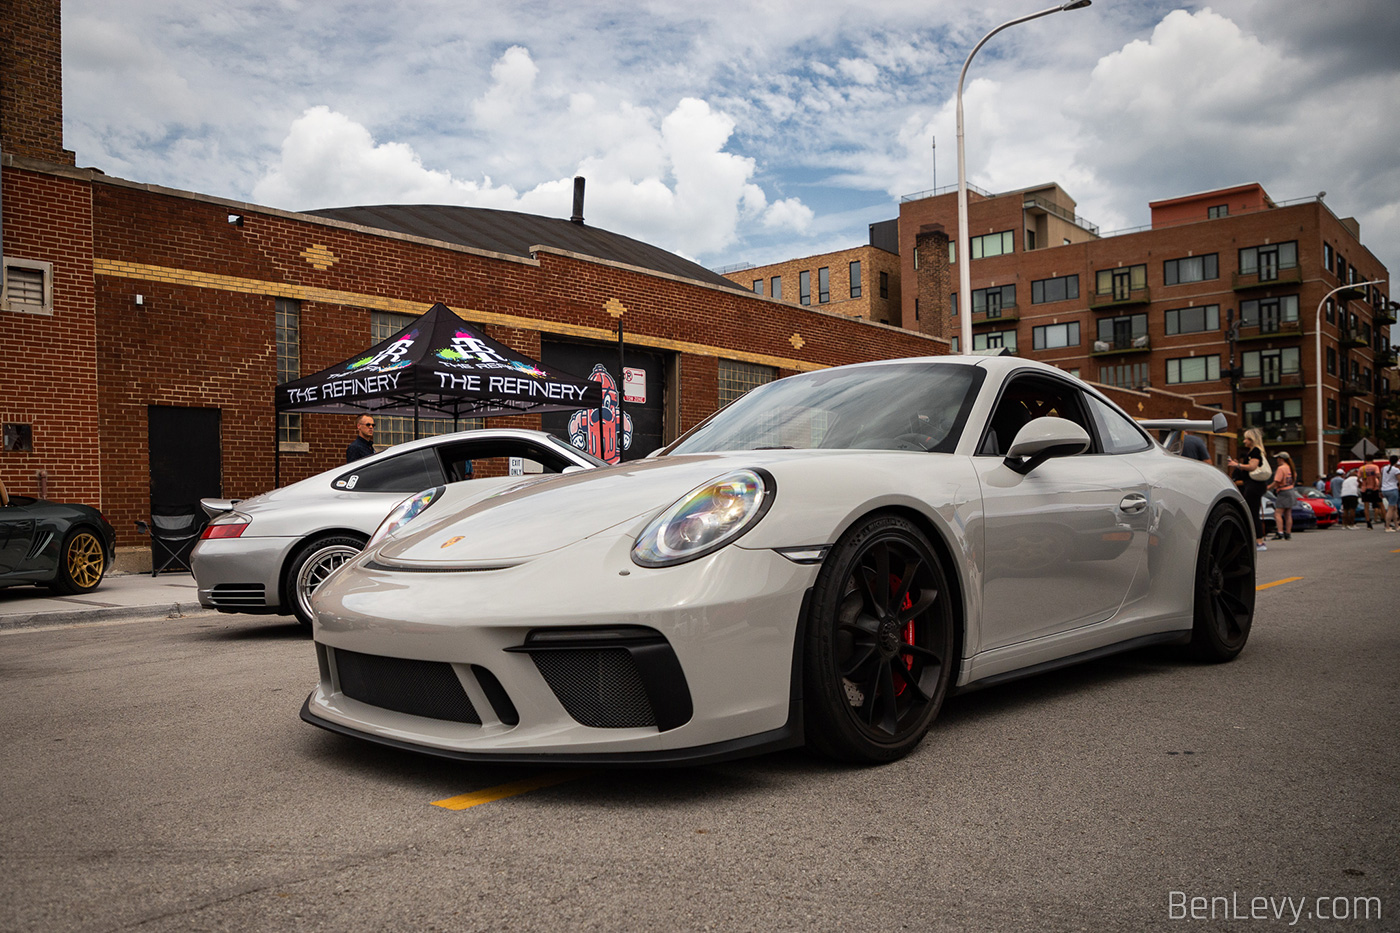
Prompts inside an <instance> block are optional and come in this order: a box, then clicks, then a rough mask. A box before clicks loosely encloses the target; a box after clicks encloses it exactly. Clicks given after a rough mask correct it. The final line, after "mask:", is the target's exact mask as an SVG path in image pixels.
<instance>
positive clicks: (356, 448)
mask: <svg viewBox="0 0 1400 933" xmlns="http://www.w3.org/2000/svg"><path fill="white" fill-rule="evenodd" d="M355 435H356V436H355V440H354V441H353V442H352V443H351V444H350V446H349V447H347V448H345V462H346V463H354V462H355V461H356V460H362V459H364V458H365V457H368V456H369V455H370V454H372V453H374V419H373V418H371V417H370V416H369V415H361V416H360V420H359V421H356V422H355Z"/></svg>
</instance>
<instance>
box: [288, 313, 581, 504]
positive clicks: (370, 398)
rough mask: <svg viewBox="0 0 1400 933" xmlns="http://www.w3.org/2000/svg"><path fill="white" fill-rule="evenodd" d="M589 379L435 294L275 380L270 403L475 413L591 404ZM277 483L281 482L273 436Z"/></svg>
mask: <svg viewBox="0 0 1400 933" xmlns="http://www.w3.org/2000/svg"><path fill="white" fill-rule="evenodd" d="M601 404H602V391H601V389H600V387H599V386H598V384H597V383H596V382H589V381H587V380H583V379H577V378H575V377H574V376H571V375H569V374H568V373H563V372H559V371H557V370H551V369H549V368H547V367H545V366H542V365H541V364H540V363H538V362H536V361H535V360H532V359H530V358H529V357H526V356H522V355H521V354H519V353H516V352H515V351H514V350H512V349H510V348H509V347H507V346H506V345H505V344H502V343H499V342H497V341H495V340H492V339H491V338H490V337H488V336H486V333H485V331H484V330H483V329H482V328H481V327H479V326H477V325H475V324H471V323H469V322H467V321H464V320H463V319H462V318H460V317H458V316H457V315H456V314H454V313H453V312H452V310H451V309H450V308H448V307H447V306H446V305H444V304H442V303H441V302H439V303H438V304H435V305H433V306H432V308H431V309H429V310H428V312H427V313H426V314H424V315H423V316H422V317H420V318H418V319H417V320H416V321H414V322H413V323H412V324H409V325H408V326H407V327H405V328H404V329H403V330H401V331H399V332H398V333H396V334H394V335H393V336H392V337H389V338H388V339H387V340H383V341H380V342H379V343H377V344H375V345H374V346H372V347H370V348H369V349H368V350H366V351H365V352H364V353H360V354H356V355H355V356H353V357H351V358H350V359H348V360H344V361H342V362H340V363H337V364H336V365H335V366H331V367H329V368H328V369H323V370H321V372H319V373H316V374H315V375H312V376H304V377H302V378H300V379H294V380H292V381H291V382H284V383H282V384H281V385H279V386H278V387H277V394H276V409H277V413H278V414H279V415H280V414H282V413H283V412H320V413H331V414H365V413H381V414H386V415H411V416H412V417H413V418H414V419H415V425H414V433H415V434H416V433H417V423H416V422H417V419H418V417H419V416H420V413H424V412H426V413H428V415H430V416H432V417H438V418H452V419H453V420H454V421H456V420H458V419H460V418H481V417H490V416H492V415H509V414H521V413H526V412H547V411H567V410H570V409H577V408H597V407H599V406H600V405H601ZM278 453H279V456H278V458H277V459H278V462H277V472H278V476H277V483H278V484H279V485H280V483H281V475H280V474H281V457H280V444H279V445H278Z"/></svg>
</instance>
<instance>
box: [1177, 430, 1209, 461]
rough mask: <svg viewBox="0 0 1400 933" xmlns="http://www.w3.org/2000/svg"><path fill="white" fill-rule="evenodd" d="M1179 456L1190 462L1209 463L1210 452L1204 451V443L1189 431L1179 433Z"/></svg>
mask: <svg viewBox="0 0 1400 933" xmlns="http://www.w3.org/2000/svg"><path fill="white" fill-rule="evenodd" d="M1181 455H1182V456H1183V457H1189V458H1191V459H1192V460H1200V461H1203V462H1205V463H1209V462H1210V451H1208V450H1206V442H1205V441H1203V440H1201V439H1200V438H1199V437H1197V436H1196V435H1194V434H1192V433H1190V432H1189V431H1182V432H1181Z"/></svg>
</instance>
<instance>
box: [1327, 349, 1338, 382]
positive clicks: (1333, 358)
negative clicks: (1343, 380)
mask: <svg viewBox="0 0 1400 933" xmlns="http://www.w3.org/2000/svg"><path fill="white" fill-rule="evenodd" d="M1327 374H1328V375H1329V376H1335V375H1337V348H1336V347H1328V348H1327Z"/></svg>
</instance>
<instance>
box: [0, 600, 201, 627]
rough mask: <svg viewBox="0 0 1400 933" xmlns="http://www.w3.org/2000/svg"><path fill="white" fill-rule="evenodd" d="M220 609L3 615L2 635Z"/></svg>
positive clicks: (188, 606)
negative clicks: (29, 629) (52, 627)
mask: <svg viewBox="0 0 1400 933" xmlns="http://www.w3.org/2000/svg"><path fill="white" fill-rule="evenodd" d="M218 614H219V612H218V610H217V609H205V608H204V607H203V606H201V605H200V604H199V603H197V602H196V603H178V602H177V603H171V604H170V605H169V606H166V607H161V606H110V607H106V606H99V607H94V608H91V609H51V610H47V611H44V612H31V613H27V614H20V613H14V614H10V615H0V632H6V631H11V630H15V629H27V628H47V627H49V626H59V625H81V624H84V623H93V622H112V621H121V620H124V619H151V620H155V619H184V618H187V617H189V616H197V615H210V616H213V615H218Z"/></svg>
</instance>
